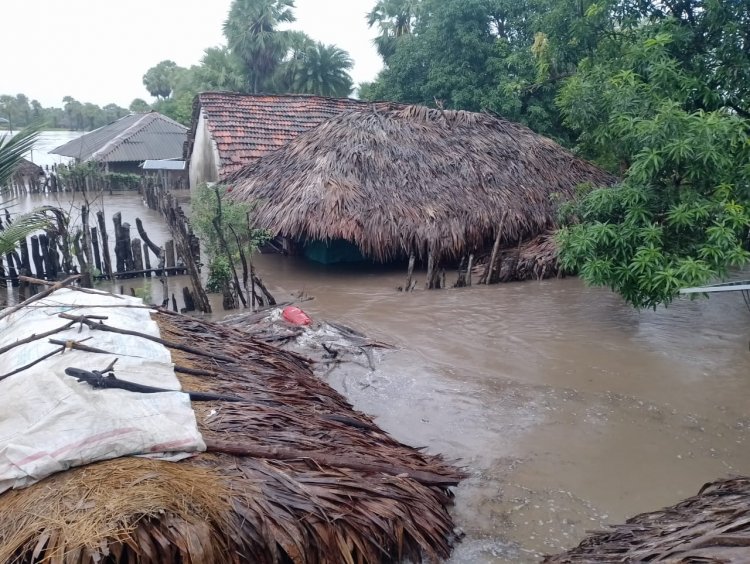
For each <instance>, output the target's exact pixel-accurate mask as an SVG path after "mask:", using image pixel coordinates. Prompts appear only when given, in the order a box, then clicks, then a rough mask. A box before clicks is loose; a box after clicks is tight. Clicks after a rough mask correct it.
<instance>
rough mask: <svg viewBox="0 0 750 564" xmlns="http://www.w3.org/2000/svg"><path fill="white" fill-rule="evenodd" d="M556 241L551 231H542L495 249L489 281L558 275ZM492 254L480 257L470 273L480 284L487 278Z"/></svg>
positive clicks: (559, 272) (559, 273)
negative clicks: (518, 243) (529, 237)
mask: <svg viewBox="0 0 750 564" xmlns="http://www.w3.org/2000/svg"><path fill="white" fill-rule="evenodd" d="M557 252H558V248H557V243H555V235H554V234H553V233H549V232H547V233H542V234H541V235H537V236H536V237H533V238H532V239H529V240H528V241H524V242H523V243H521V244H520V245H512V246H510V247H505V248H502V249H500V250H499V251H498V254H497V258H496V259H495V265H494V267H493V271H492V274H491V279H490V281H491V282H511V281H514V280H542V279H544V278H552V277H553V276H560V275H561V274H562V272H561V271H560V264H559V263H558V261H557ZM491 257H492V256H491V253H487V254H485V255H483V256H482V257H480V258H479V259H478V260H477V262H476V264H475V266H474V268H473V269H472V275H473V277H474V279H475V280H477V281H478V282H479V283H480V284H483V283H484V282H485V281H486V277H487V276H488V274H489V273H488V266H489V263H490V260H491Z"/></svg>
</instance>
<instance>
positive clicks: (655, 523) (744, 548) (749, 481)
mask: <svg viewBox="0 0 750 564" xmlns="http://www.w3.org/2000/svg"><path fill="white" fill-rule="evenodd" d="M748 561H750V478H746V477H741V478H732V479H726V480H718V481H716V482H711V483H709V484H706V485H704V486H703V487H702V488H701V490H700V491H699V492H698V495H696V496H693V497H691V498H688V499H686V500H684V501H682V502H680V503H678V504H677V505H673V506H671V507H667V508H664V509H662V510H660V511H654V512H651V513H643V514H641V515H637V516H636V517H633V518H631V519H628V520H627V521H626V522H625V524H623V525H614V526H613V527H612V530H611V531H606V532H600V533H596V534H594V535H592V536H590V537H588V538H587V539H586V540H584V541H583V542H582V543H581V544H580V545H578V546H577V547H575V548H573V549H571V550H569V551H567V552H565V553H563V554H559V555H557V556H548V557H547V558H545V559H544V562H546V563H548V564H556V563H557V564H562V563H569V564H573V563H577V562H578V563H583V562H671V563H674V564H677V563H688V562H695V563H697V562H703V563H710V562H714V563H717V564H718V563H722V564H728V563H731V562H736V563H740V562H743V563H744V562H748Z"/></svg>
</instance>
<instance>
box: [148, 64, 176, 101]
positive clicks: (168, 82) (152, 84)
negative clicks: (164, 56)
mask: <svg viewBox="0 0 750 564" xmlns="http://www.w3.org/2000/svg"><path fill="white" fill-rule="evenodd" d="M177 69H178V66H177V63H175V62H174V61H170V60H165V61H161V62H160V63H158V64H156V65H155V66H153V67H151V68H150V69H148V70H147V71H146V74H144V75H143V85H144V86H145V87H146V90H148V93H149V94H151V95H152V96H154V97H155V98H157V99H159V98H161V99H165V98H169V96H170V94H172V90H173V88H174V81H175V75H176V72H177Z"/></svg>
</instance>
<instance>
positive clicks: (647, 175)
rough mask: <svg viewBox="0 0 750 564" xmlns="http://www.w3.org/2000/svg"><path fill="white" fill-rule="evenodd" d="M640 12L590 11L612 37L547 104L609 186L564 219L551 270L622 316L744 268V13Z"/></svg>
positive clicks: (749, 173)
mask: <svg viewBox="0 0 750 564" xmlns="http://www.w3.org/2000/svg"><path fill="white" fill-rule="evenodd" d="M646 4H649V6H648V9H647V10H646V9H643V7H642V9H641V10H636V11H627V10H621V11H620V12H616V11H615V8H618V9H621V8H622V6H620V3H615V2H612V3H611V4H610V5H609V6H607V5H604V4H595V5H592V7H591V8H590V9H589V10H588V15H587V16H586V17H591V18H597V19H602V18H603V17H604V18H606V19H607V20H608V21H613V22H614V23H613V24H612V25H613V27H612V28H611V29H610V30H609V32H608V33H607V34H606V35H602V37H601V38H600V39H599V41H598V43H597V44H596V46H595V48H594V49H593V50H592V52H591V54H590V55H589V56H587V57H586V58H584V59H582V60H581V61H580V62H579V64H578V68H577V72H576V74H575V75H574V76H572V77H571V78H569V79H568V80H566V81H565V83H564V85H563V87H562V88H561V90H560V92H559V94H558V104H559V107H560V109H561V111H562V114H563V117H564V122H565V123H566V124H567V125H569V126H570V127H572V128H573V129H574V130H575V131H577V132H578V133H579V135H578V142H579V148H580V149H581V150H582V151H584V152H585V153H586V154H587V155H589V156H590V157H592V158H595V159H597V160H598V161H599V162H600V163H602V164H604V165H607V166H609V167H610V168H612V169H616V170H619V171H620V172H621V173H622V175H623V182H622V183H621V184H619V185H618V186H617V187H615V188H614V189H610V190H607V189H604V190H595V191H591V192H590V193H587V194H584V195H582V197H581V198H579V199H578V200H577V201H576V202H574V203H573V204H572V205H571V206H569V207H568V208H567V209H566V210H564V211H565V212H566V213H567V219H568V221H569V223H570V225H569V227H567V228H565V229H563V230H562V231H561V233H560V237H559V242H560V244H561V256H562V260H563V263H564V265H565V266H567V267H569V268H571V269H575V270H577V271H578V272H579V273H580V275H581V276H582V277H583V278H584V279H585V280H586V281H587V282H589V283H592V284H596V285H605V286H609V287H610V288H612V289H613V290H615V291H617V292H619V293H620V294H621V295H622V296H623V297H624V298H625V299H626V300H627V301H629V302H630V303H632V304H633V305H635V306H636V307H656V306H657V305H659V304H668V303H669V302H670V301H671V300H672V299H673V298H674V297H675V296H676V294H677V292H678V290H679V289H680V288H683V287H687V286H694V285H702V284H705V283H707V282H709V281H711V280H714V279H716V278H723V277H725V276H727V275H728V274H729V273H730V271H731V269H732V268H733V267H741V266H744V265H746V264H747V263H748V261H750V253H749V252H748V228H749V227H750V209H749V208H748V206H750V138H749V137H748V133H750V130H749V127H748V126H749V125H750V124H749V123H748V121H747V119H746V118H747V116H748V109H750V107H749V106H748V101H749V100H748V98H747V92H748V90H747V86H750V83H748V82H747V80H748V79H750V75H748V69H750V54H748V50H747V46H748V39H749V38H748V35H747V30H748V29H750V28H747V27H745V28H744V31H743V32H742V34H741V35H738V29H737V24H738V22H742V21H744V22H746V23H748V22H749V18H748V6H747V4H746V5H745V6H744V7H743V6H741V3H723V2H700V3H699V2H680V3H673V8H669V5H670V4H669V3H665V4H664V6H663V7H661V8H659V9H658V10H657V9H656V8H655V7H654V6H653V5H651V4H650V3H646ZM730 5H731V6H732V7H733V9H734V10H735V11H731V10H729V7H730ZM743 76H744V79H742V77H743ZM740 79H742V80H740ZM743 80H744V82H743ZM743 84H744V86H743Z"/></svg>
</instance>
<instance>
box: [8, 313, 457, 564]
mask: <svg viewBox="0 0 750 564" xmlns="http://www.w3.org/2000/svg"><path fill="white" fill-rule="evenodd" d="M114 307H117V306H114ZM123 307H128V306H123ZM130 307H132V306H130ZM74 311H79V312H80V311H82V310H80V309H79V310H74ZM98 311H99V312H102V311H103V310H98ZM131 311H132V310H131ZM76 315H78V314H77V313H76ZM153 318H154V319H155V320H156V322H157V324H158V326H159V331H160V338H161V339H162V340H163V341H164V344H165V346H166V347H167V348H168V349H169V350H170V351H171V355H172V361H173V362H174V363H175V365H176V366H175V372H177V373H178V376H179V378H180V382H181V384H182V387H183V389H187V390H191V391H204V392H214V393H217V394H222V395H231V396H239V397H241V398H242V401H241V402H237V403H234V402H221V401H206V402H201V403H195V402H194V403H193V406H194V410H195V414H196V420H197V423H198V428H199V430H200V432H201V434H202V436H203V439H204V440H205V443H206V445H207V447H208V450H207V451H206V452H205V453H201V454H198V455H196V456H193V457H192V458H188V459H186V460H183V461H181V462H176V463H172V462H165V461H157V460H150V459H147V458H134V457H127V458H116V459H113V460H108V461H105V462H98V463H94V464H89V465H86V466H81V467H77V468H73V469H70V470H67V471H64V472H60V473H57V474H54V475H52V476H50V477H48V478H46V479H44V480H43V481H41V482H39V483H37V484H34V485H32V486H29V487H27V488H25V489H19V490H10V491H7V492H5V493H3V494H2V495H0V515H1V516H0V562H12V563H21V562H24V563H26V562H42V561H44V562H60V563H62V564H79V563H81V564H89V563H94V562H101V561H106V562H111V563H132V562H140V563H153V564H157V563H177V562H183V563H184V562H193V563H198V562H200V563H206V564H208V563H216V564H218V563H222V564H224V563H238V564H239V563H245V562H257V563H261V564H263V563H286V562H307V563H311V564H312V563H328V562H330V563H338V562H357V563H364V562H387V561H400V560H401V559H411V561H414V562H420V561H422V560H423V559H424V558H428V559H429V558H432V559H438V558H444V557H447V555H448V554H449V552H450V544H451V541H452V538H453V523H452V520H451V517H450V516H449V514H448V512H447V510H446V505H447V504H448V503H449V501H450V497H451V493H450V491H449V487H450V486H451V485H455V484H456V483H457V482H458V480H459V479H460V478H461V477H462V475H461V473H460V472H459V471H457V470H456V469H454V468H453V467H451V466H449V465H447V464H445V463H444V462H442V461H441V459H440V458H439V457H436V456H429V455H426V454H423V453H422V452H420V451H418V450H416V449H414V448H410V447H407V446H405V445H403V444H401V443H399V442H397V441H396V440H394V439H393V438H391V437H390V436H388V435H387V434H386V433H385V432H383V431H382V430H380V429H379V428H378V427H377V426H376V425H375V424H374V423H373V421H372V420H371V419H370V418H369V417H367V416H366V415H364V414H362V413H359V412H356V411H354V410H353V409H352V407H351V406H350V405H349V404H348V403H347V401H346V400H345V399H344V398H343V397H342V396H341V395H340V394H338V393H337V392H335V391H334V390H333V389H331V388H330V387H329V386H327V385H326V384H325V383H323V382H322V381H320V380H319V379H317V378H315V377H314V376H313V374H312V372H311V370H310V367H309V362H308V361H307V360H306V359H304V358H302V357H300V356H298V355H295V354H293V353H290V352H285V351H282V350H280V349H278V348H276V347H274V346H272V345H270V344H267V343H264V342H262V341H260V340H258V338H257V337H256V336H252V335H251V334H249V333H247V332H245V331H242V330H239V329H236V328H232V327H227V326H222V325H218V324H214V323H210V322H207V321H202V320H198V319H195V318H190V317H186V316H182V315H178V314H173V313H171V312H168V311H164V310H159V311H158V312H156V313H154V314H153ZM97 323H98V321H97ZM104 323H105V324H106V321H105V322H104ZM84 329H86V328H85V327H84ZM88 330H90V332H91V334H93V335H97V334H98V333H99V332H98V331H96V330H94V328H92V327H91V326H89V329H88ZM85 333H86V330H85V331H84V334H85ZM76 338H78V337H76ZM92 343H93V344H94V345H93V346H99V347H101V346H102V345H101V344H99V345H96V340H93V341H86V345H88V346H92ZM90 356H91V365H93V366H99V365H100V364H105V363H106V362H108V361H109V359H110V357H111V355H107V354H102V351H98V352H91V355H90ZM81 385H83V384H81ZM100 393H107V391H106V390H103V391H101V392H100Z"/></svg>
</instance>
